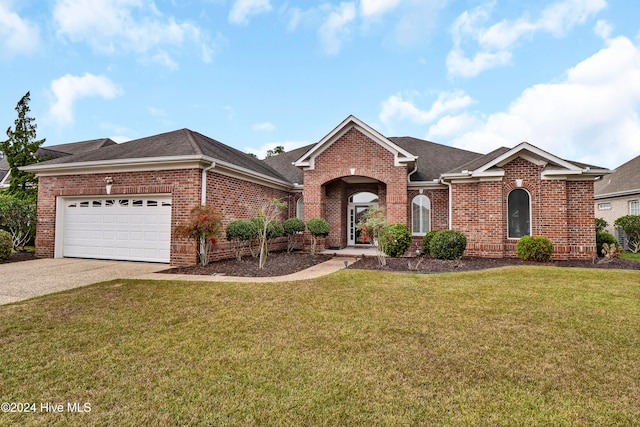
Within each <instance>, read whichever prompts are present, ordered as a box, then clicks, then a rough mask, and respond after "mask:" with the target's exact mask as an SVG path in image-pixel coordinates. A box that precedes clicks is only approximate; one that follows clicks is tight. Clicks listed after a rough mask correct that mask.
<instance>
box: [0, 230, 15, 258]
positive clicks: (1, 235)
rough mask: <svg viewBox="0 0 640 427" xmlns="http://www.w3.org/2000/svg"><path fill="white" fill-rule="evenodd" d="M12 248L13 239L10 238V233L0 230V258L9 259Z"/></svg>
mask: <svg viewBox="0 0 640 427" xmlns="http://www.w3.org/2000/svg"><path fill="white" fill-rule="evenodd" d="M12 249H13V240H12V239H11V234H9V233H7V232H6V231H4V230H0V259H9V257H10V256H11V250H12Z"/></svg>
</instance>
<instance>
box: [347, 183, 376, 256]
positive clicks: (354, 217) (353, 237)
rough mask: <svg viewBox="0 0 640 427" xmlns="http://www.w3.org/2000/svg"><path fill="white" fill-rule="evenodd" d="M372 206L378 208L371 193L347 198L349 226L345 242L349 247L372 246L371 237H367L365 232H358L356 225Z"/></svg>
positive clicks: (374, 196)
mask: <svg viewBox="0 0 640 427" xmlns="http://www.w3.org/2000/svg"><path fill="white" fill-rule="evenodd" d="M372 206H378V196H377V195H375V194H373V193H367V192H363V193H357V194H354V195H353V196H351V197H350V198H349V210H348V218H347V222H348V224H349V226H348V230H347V233H348V236H347V237H348V239H347V240H348V244H349V245H351V246H353V245H370V244H372V238H371V236H369V235H367V232H366V231H364V232H363V231H362V230H358V223H359V222H360V220H362V219H363V216H364V215H365V214H366V213H367V211H368V210H369V208H371V207H372Z"/></svg>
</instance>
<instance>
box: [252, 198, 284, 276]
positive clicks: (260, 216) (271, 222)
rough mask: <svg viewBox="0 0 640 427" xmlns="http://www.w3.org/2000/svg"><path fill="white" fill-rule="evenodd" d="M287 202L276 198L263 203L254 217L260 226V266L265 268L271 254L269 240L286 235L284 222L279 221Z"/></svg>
mask: <svg viewBox="0 0 640 427" xmlns="http://www.w3.org/2000/svg"><path fill="white" fill-rule="evenodd" d="M286 207H287V204H286V203H284V202H281V201H279V200H278V199H276V198H273V199H271V200H269V201H268V202H265V203H263V205H262V207H261V208H260V209H258V211H257V216H256V217H255V218H254V221H255V222H256V225H257V226H258V242H259V244H260V260H259V262H258V266H259V268H260V269H263V268H264V266H265V265H266V264H267V257H268V256H269V240H270V239H275V238H276V237H280V236H282V235H284V229H283V227H282V223H280V221H278V217H280V212H281V211H282V210H283V209H286ZM276 223H277V224H276Z"/></svg>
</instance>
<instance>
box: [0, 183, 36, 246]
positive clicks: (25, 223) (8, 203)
mask: <svg viewBox="0 0 640 427" xmlns="http://www.w3.org/2000/svg"><path fill="white" fill-rule="evenodd" d="M0 227H3V228H5V229H6V231H8V232H9V234H10V235H11V241H12V242H13V248H14V249H15V250H22V249H24V245H26V244H27V243H29V242H30V241H31V240H32V239H33V236H35V233H36V204H35V201H34V200H33V199H30V198H21V197H18V196H12V195H5V194H2V195H0Z"/></svg>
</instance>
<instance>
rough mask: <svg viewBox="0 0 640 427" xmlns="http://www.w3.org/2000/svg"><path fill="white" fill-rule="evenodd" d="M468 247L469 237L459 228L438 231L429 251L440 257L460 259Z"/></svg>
mask: <svg viewBox="0 0 640 427" xmlns="http://www.w3.org/2000/svg"><path fill="white" fill-rule="evenodd" d="M466 248H467V237H466V236H465V235H464V234H462V233H461V232H460V231H457V230H442V231H438V232H437V233H436V234H435V235H434V236H433V237H432V238H431V243H430V244H429V253H430V254H431V255H433V256H434V257H436V258H438V259H449V260H452V259H459V258H461V257H462V254H463V253H464V250H465V249H466Z"/></svg>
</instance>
